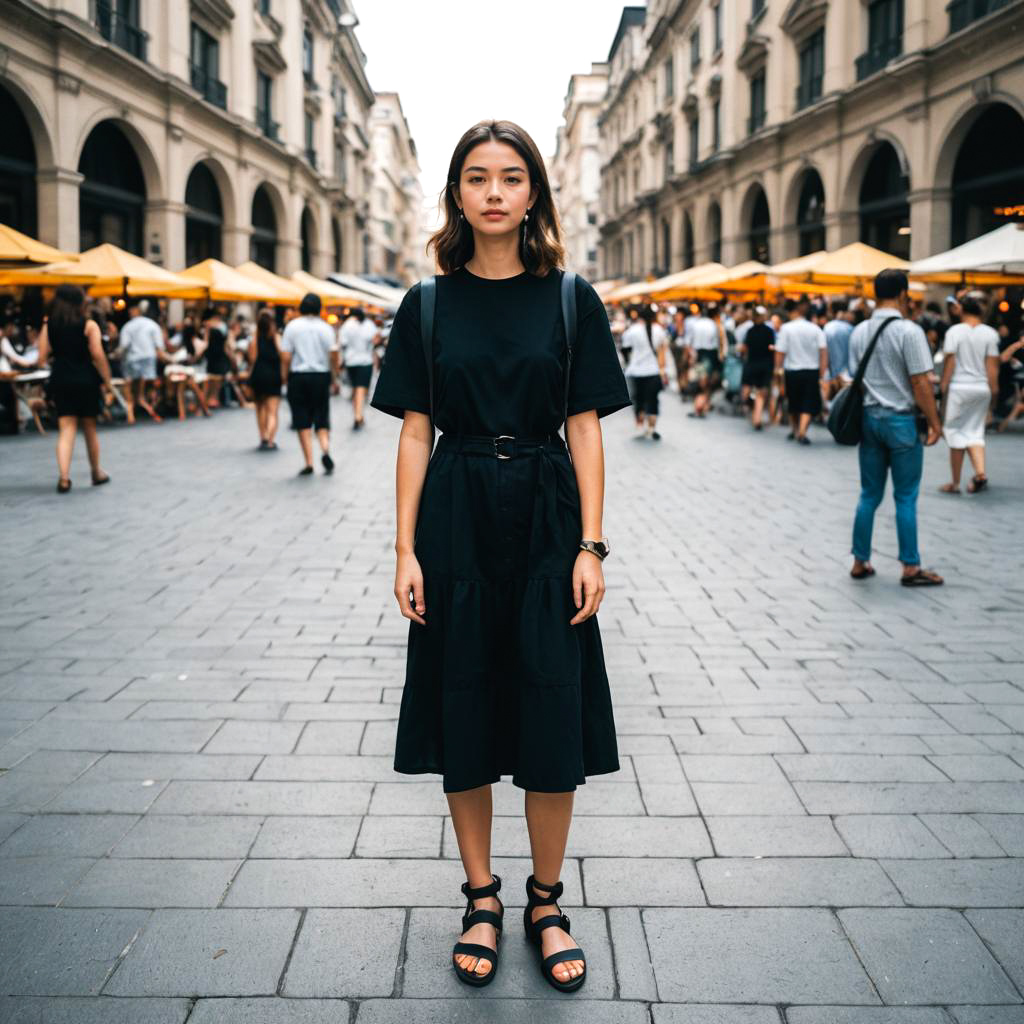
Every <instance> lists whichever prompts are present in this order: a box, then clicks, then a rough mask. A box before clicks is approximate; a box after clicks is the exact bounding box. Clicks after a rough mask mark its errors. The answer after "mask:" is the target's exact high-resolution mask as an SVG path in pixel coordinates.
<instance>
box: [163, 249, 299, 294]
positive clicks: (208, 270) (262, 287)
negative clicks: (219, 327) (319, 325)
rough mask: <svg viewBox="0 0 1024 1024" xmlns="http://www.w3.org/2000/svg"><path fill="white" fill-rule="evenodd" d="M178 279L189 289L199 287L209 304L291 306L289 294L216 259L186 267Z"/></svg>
mask: <svg viewBox="0 0 1024 1024" xmlns="http://www.w3.org/2000/svg"><path fill="white" fill-rule="evenodd" d="M181 276H182V277H183V278H185V279H186V280H187V281H188V282H189V283H190V285H191V286H192V288H193V289H194V288H197V287H198V288H199V289H201V292H202V297H203V298H205V299H207V301H209V302H275V301H279V302H282V303H291V302H293V301H294V295H293V293H290V292H289V293H288V294H284V293H282V292H280V291H279V290H278V289H277V288H276V287H275V286H274V285H272V284H269V283H266V282H261V281H256V280H254V279H253V278H252V277H249V276H248V275H246V274H242V273H239V272H238V271H237V270H235V268H234V267H229V266H228V265H227V264H226V263H221V261H220V260H213V259H210V260H203V261H202V262H201V263H196V264H194V265H193V266H191V267H186V268H185V269H184V270H183V271H182V272H181Z"/></svg>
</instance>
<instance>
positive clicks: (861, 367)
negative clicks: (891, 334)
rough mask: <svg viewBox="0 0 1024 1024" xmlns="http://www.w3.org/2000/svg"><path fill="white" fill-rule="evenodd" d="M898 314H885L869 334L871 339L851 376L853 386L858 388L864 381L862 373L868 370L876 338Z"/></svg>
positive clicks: (897, 318)
mask: <svg viewBox="0 0 1024 1024" xmlns="http://www.w3.org/2000/svg"><path fill="white" fill-rule="evenodd" d="M899 319H900V317H898V316H887V317H886V318H885V319H884V320H883V321H882V322H881V323H880V324H879V325H878V327H877V328H876V330H875V333H874V334H873V335H872V336H871V341H869V342H868V347H867V349H866V350H865V352H864V355H863V357H862V358H861V361H860V362H859V363H858V364H857V372H856V373H855V374H854V376H853V387H855V388H857V389H858V390H860V388H861V387H862V385H863V383H864V374H865V373H867V372H868V362H869V361H870V360H871V357H872V355H874V352H875V345H877V344H878V339H879V338H880V337H881V336H882V331H884V330H885V329H886V327H888V326H889V324H891V323H892V322H893V320H899Z"/></svg>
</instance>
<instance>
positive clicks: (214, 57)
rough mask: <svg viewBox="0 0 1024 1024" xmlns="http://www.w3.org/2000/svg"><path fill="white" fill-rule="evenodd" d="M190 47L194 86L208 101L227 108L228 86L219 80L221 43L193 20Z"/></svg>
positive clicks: (222, 108)
mask: <svg viewBox="0 0 1024 1024" xmlns="http://www.w3.org/2000/svg"><path fill="white" fill-rule="evenodd" d="M189 47H190V49H189V64H190V67H189V71H190V75H191V80H192V88H193V89H196V90H198V91H199V92H201V93H202V94H203V99H204V100H206V101H207V103H212V104H213V105H214V106H217V107H220V108H221V110H226V109H227V105H228V90H227V86H226V85H225V84H224V83H223V82H221V81H220V80H219V71H220V44H219V43H218V42H217V40H216V39H214V38H213V36H211V35H210V33H209V32H206V31H204V30H203V29H201V28H200V27H199V26H198V25H197V24H196V23H195V22H192V35H191V40H190V44H189Z"/></svg>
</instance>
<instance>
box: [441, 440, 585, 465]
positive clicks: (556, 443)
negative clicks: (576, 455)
mask: <svg viewBox="0 0 1024 1024" xmlns="http://www.w3.org/2000/svg"><path fill="white" fill-rule="evenodd" d="M437 446H438V448H445V449H450V450H452V451H456V452H465V453H468V454H470V455H489V456H491V458H495V459H514V458H515V457H516V456H517V455H520V454H522V455H525V454H527V453H528V452H534V451H537V450H538V449H540V448H564V447H565V441H563V440H562V436H561V434H542V435H540V436H538V437H511V436H510V435H508V434H501V435H499V436H498V437H489V436H488V435H486V434H442V435H441V436H440V438H439V439H438V442H437Z"/></svg>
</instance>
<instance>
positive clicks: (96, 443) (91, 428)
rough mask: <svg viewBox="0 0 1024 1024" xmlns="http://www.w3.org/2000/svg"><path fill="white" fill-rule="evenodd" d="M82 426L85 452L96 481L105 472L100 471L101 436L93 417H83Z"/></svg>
mask: <svg viewBox="0 0 1024 1024" xmlns="http://www.w3.org/2000/svg"><path fill="white" fill-rule="evenodd" d="M81 424H82V434H83V436H84V437H85V450H86V452H87V454H88V456H89V468H90V469H91V470H92V476H93V479H94V480H95V479H96V477H98V476H102V475H103V470H102V469H100V435H99V433H98V432H97V431H96V420H95V419H93V418H92V417H91V416H85V417H83V418H82V420H81Z"/></svg>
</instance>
